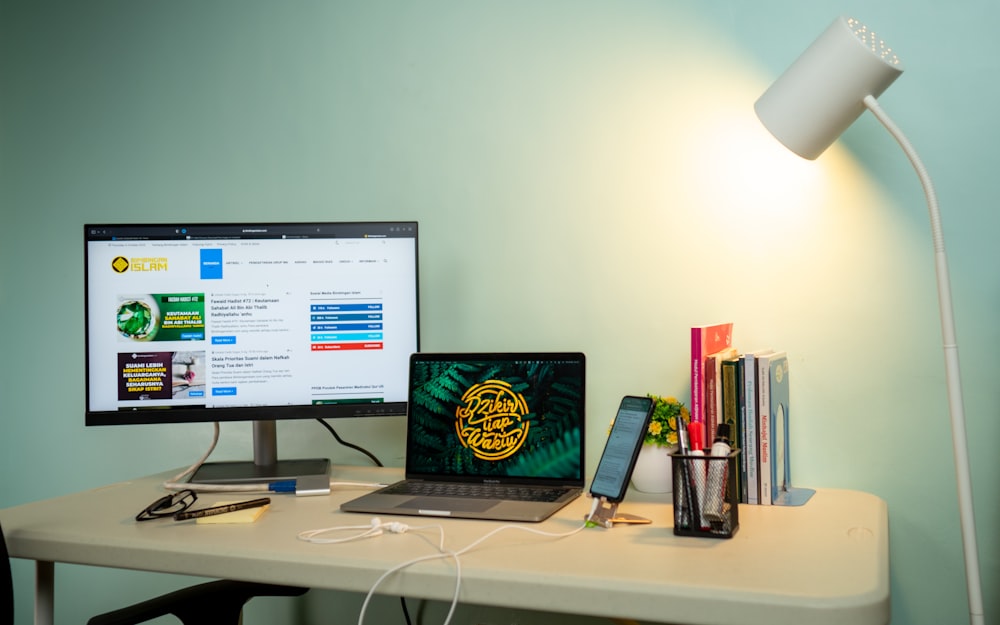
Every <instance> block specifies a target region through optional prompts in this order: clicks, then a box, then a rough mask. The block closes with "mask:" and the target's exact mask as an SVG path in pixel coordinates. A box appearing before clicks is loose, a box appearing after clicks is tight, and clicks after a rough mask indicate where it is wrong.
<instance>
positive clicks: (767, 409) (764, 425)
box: [756, 352, 775, 506]
mask: <svg viewBox="0 0 1000 625" xmlns="http://www.w3.org/2000/svg"><path fill="white" fill-rule="evenodd" d="M774 354H775V352H765V353H762V354H758V355H757V357H756V359H757V442H758V444H757V475H758V479H759V481H760V499H759V501H758V502H757V503H759V504H760V505H762V506H769V505H771V378H770V375H771V356H772V355H774Z"/></svg>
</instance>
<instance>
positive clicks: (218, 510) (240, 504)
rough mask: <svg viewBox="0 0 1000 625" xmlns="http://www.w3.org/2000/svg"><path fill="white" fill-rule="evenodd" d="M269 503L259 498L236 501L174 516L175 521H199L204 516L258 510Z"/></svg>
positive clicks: (267, 498)
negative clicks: (251, 509)
mask: <svg viewBox="0 0 1000 625" xmlns="http://www.w3.org/2000/svg"><path fill="white" fill-rule="evenodd" d="M269 503H271V498H270V497H261V498H260V499H249V500H247V501H237V502H236V503H230V504H226V505H224V506H213V507H211V508H202V509H201V510H185V511H183V512H178V513H177V514H175V515H174V520H175V521H187V520H188V519H200V518H202V517H206V516H215V515H217V514H226V513H228V512H236V511H237V510H246V509H248V508H260V507H262V506H266V505H267V504H269Z"/></svg>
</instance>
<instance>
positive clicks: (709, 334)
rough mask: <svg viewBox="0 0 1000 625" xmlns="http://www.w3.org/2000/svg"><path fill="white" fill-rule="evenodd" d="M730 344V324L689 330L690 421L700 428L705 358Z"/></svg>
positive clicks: (716, 324) (702, 422) (731, 327)
mask: <svg viewBox="0 0 1000 625" xmlns="http://www.w3.org/2000/svg"><path fill="white" fill-rule="evenodd" d="M732 344H733V324H732V322H726V323H714V324H709V325H702V326H694V327H692V328H691V406H690V408H691V421H692V422H696V423H701V424H702V427H704V423H705V358H706V357H707V356H708V355H709V354H714V353H715V352H718V351H720V350H722V349H724V348H726V347H731V346H732ZM713 434H714V432H713ZM707 440H708V439H707V438H705V439H703V441H707Z"/></svg>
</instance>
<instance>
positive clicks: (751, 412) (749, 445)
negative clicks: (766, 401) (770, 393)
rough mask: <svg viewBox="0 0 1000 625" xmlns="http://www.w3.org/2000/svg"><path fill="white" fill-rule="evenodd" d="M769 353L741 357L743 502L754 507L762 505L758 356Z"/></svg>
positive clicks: (759, 352)
mask: <svg viewBox="0 0 1000 625" xmlns="http://www.w3.org/2000/svg"><path fill="white" fill-rule="evenodd" d="M769 351H771V350H769V349H759V350H756V351H752V352H746V353H744V354H743V355H742V356H740V364H741V365H742V369H743V375H742V380H743V403H742V404H741V406H740V410H741V412H740V418H741V421H742V422H741V425H742V426H743V440H742V441H741V442H740V445H741V449H743V453H742V454H741V456H743V458H742V462H743V464H744V465H745V466H746V475H747V479H746V482H745V488H744V490H745V491H746V499H741V501H744V502H745V503H748V504H753V505H756V504H758V503H760V474H759V470H760V465H759V459H758V455H759V454H758V449H759V446H760V442H759V438H758V436H757V356H758V355H760V354H764V353H767V352H769Z"/></svg>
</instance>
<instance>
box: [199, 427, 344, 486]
mask: <svg viewBox="0 0 1000 625" xmlns="http://www.w3.org/2000/svg"><path fill="white" fill-rule="evenodd" d="M253 458H254V459H253V460H252V461H249V460H247V461H232V462H206V463H204V464H202V465H201V467H199V468H198V470H197V471H195V473H194V475H192V476H191V480H190V481H191V482H192V483H195V484H254V483H259V482H277V481H285V480H302V481H307V482H309V483H311V484H315V483H317V482H324V481H325V482H326V483H327V484H329V476H330V460H329V458H306V459H298V458H293V459H290V460H278V436H277V426H276V425H275V423H274V421H254V422H253Z"/></svg>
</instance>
